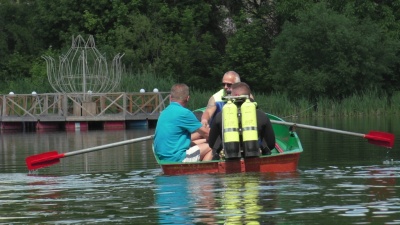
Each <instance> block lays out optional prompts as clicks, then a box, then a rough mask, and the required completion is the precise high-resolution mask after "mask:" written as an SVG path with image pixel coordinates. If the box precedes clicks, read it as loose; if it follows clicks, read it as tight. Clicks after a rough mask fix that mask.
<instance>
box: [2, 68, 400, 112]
mask: <svg viewBox="0 0 400 225" xmlns="http://www.w3.org/2000/svg"><path fill="white" fill-rule="evenodd" d="M181 82H183V83H184V81H181ZM174 83H175V81H174V80H173V79H172V78H171V77H163V76H160V75H156V74H155V73H154V72H152V71H151V69H149V70H145V71H132V70H130V71H126V70H125V71H124V72H123V74H122V77H121V83H120V87H119V88H118V90H115V91H114V92H139V90H140V89H142V88H143V89H145V90H146V91H147V92H151V91H153V89H154V88H157V89H158V90H159V91H160V92H169V91H170V89H171V86H172V85H173V84H174ZM190 88H191V93H190V101H189V104H188V108H189V109H191V110H194V109H198V108H202V107H205V106H206V105H207V102H208V99H209V98H210V96H212V95H213V94H214V93H215V92H217V91H218V90H198V89H196V88H195V87H190ZM0 90H1V94H8V93H9V92H10V91H13V92H14V93H15V94H29V93H31V92H32V91H36V92H38V93H53V92H54V90H52V88H51V86H50V84H49V83H48V81H47V77H45V78H39V79H38V78H33V79H31V80H29V79H23V80H19V81H12V82H9V83H2V84H0ZM254 96H255V100H256V101H257V104H258V106H259V108H260V109H261V110H263V111H265V112H268V113H271V114H274V115H277V116H279V117H281V118H291V117H319V116H324V117H339V116H371V115H376V116H380V115H385V114H386V115H389V114H399V112H400V91H398V92H395V93H394V94H393V96H391V97H389V96H387V95H382V94H380V93H378V92H377V91H376V90H370V91H368V92H365V93H363V94H361V95H353V96H350V97H348V98H346V99H343V100H341V101H336V100H332V99H327V98H320V99H318V101H317V103H312V102H310V101H308V100H307V99H305V98H298V99H296V100H295V101H292V100H290V99H289V97H288V95H287V94H285V93H277V92H276V93H272V94H268V95H267V94H263V93H254Z"/></svg>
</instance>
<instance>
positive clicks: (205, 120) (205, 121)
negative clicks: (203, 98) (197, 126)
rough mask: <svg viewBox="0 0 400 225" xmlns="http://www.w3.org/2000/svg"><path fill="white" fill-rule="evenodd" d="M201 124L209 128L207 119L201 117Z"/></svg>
mask: <svg viewBox="0 0 400 225" xmlns="http://www.w3.org/2000/svg"><path fill="white" fill-rule="evenodd" d="M201 124H203V127H206V128H209V127H210V125H209V124H208V120H207V119H201Z"/></svg>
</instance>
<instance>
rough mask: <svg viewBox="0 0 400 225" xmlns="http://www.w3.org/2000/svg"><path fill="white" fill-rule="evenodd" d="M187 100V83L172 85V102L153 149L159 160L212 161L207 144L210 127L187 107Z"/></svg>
mask: <svg viewBox="0 0 400 225" xmlns="http://www.w3.org/2000/svg"><path fill="white" fill-rule="evenodd" d="M188 101H189V87H188V86H187V85H186V84H175V85H174V86H172V88H171V94H170V102H171V103H170V104H169V105H168V107H167V108H165V109H164V110H163V111H162V113H161V115H160V117H159V118H158V121H157V126H156V131H155V135H154V150H155V153H156V155H157V157H158V158H159V159H160V160H166V161H173V162H195V161H200V160H211V159H212V154H211V148H210V147H209V146H208V144H207V143H205V142H204V140H205V139H204V138H208V134H209V128H206V127H203V126H202V124H201V123H200V122H199V120H198V119H197V118H196V116H195V115H194V114H193V112H192V111H190V110H189V109H187V108H186V105H187V102H188ZM201 138H203V140H201Z"/></svg>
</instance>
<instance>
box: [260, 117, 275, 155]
mask: <svg viewBox="0 0 400 225" xmlns="http://www.w3.org/2000/svg"><path fill="white" fill-rule="evenodd" d="M257 123H258V124H259V125H261V134H259V135H260V136H261V138H262V139H263V140H264V141H265V142H266V144H267V147H268V148H269V149H270V150H272V149H274V148H275V132H274V129H273V128H272V123H271V121H270V119H269V118H268V116H267V115H265V113H264V112H262V111H260V110H257ZM264 147H265V146H264Z"/></svg>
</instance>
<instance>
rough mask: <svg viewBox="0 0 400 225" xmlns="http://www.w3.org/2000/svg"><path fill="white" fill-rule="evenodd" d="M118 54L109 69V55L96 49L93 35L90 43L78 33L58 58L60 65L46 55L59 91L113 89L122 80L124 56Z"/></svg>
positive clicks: (92, 91)
mask: <svg viewBox="0 0 400 225" xmlns="http://www.w3.org/2000/svg"><path fill="white" fill-rule="evenodd" d="M122 57H123V54H122V55H121V54H117V55H116V56H114V59H113V60H112V63H111V67H110V69H109V67H108V64H107V61H106V58H105V57H104V56H103V55H102V54H101V53H100V52H99V51H98V50H97V49H96V45H95V41H94V38H93V36H92V35H90V36H89V39H88V41H87V42H85V40H84V39H83V38H82V36H80V35H78V36H77V37H76V38H74V37H72V45H71V48H70V49H69V51H68V52H67V53H66V54H65V55H61V56H60V57H59V64H58V67H57V66H56V62H55V60H54V58H53V57H51V56H43V58H44V59H45V60H46V64H47V77H48V79H49V82H50V84H51V86H52V87H53V89H54V90H55V91H57V92H59V93H82V96H83V99H82V100H83V101H84V100H85V99H86V98H85V96H86V95H88V94H92V93H107V92H112V91H113V90H114V89H115V88H116V87H117V86H118V85H119V83H120V81H121V58H122Z"/></svg>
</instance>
